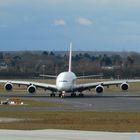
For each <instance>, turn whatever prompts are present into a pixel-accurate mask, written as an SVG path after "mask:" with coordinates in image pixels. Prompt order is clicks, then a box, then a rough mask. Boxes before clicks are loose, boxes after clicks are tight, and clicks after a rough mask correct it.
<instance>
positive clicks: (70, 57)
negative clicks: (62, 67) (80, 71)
mask: <svg viewBox="0 0 140 140" xmlns="http://www.w3.org/2000/svg"><path fill="white" fill-rule="evenodd" d="M71 61H72V43H70V53H69V72H71Z"/></svg>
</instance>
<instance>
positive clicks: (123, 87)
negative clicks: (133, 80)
mask: <svg viewBox="0 0 140 140" xmlns="http://www.w3.org/2000/svg"><path fill="white" fill-rule="evenodd" d="M120 88H121V89H122V90H128V88H129V85H128V84H127V83H122V84H121V85H120Z"/></svg>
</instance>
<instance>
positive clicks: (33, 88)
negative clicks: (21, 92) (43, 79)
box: [27, 85, 36, 93]
mask: <svg viewBox="0 0 140 140" xmlns="http://www.w3.org/2000/svg"><path fill="white" fill-rule="evenodd" d="M27 91H28V92H29V93H35V92H36V86H34V85H30V86H29V87H28V88H27Z"/></svg>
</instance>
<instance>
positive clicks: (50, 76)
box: [40, 74, 57, 79]
mask: <svg viewBox="0 0 140 140" xmlns="http://www.w3.org/2000/svg"><path fill="white" fill-rule="evenodd" d="M40 76H41V77H47V78H52V79H56V78H57V76H55V75H43V74H41V75H40Z"/></svg>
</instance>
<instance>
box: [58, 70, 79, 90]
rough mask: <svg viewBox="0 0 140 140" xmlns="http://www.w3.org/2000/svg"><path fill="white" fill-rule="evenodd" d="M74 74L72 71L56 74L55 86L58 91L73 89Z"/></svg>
mask: <svg viewBox="0 0 140 140" xmlns="http://www.w3.org/2000/svg"><path fill="white" fill-rule="evenodd" d="M76 79H77V78H76V75H75V74H74V73H73V72H62V73H60V74H59V75H58V76H57V79H56V87H57V90H58V91H60V92H71V91H73V88H74V85H75V82H76Z"/></svg>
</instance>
